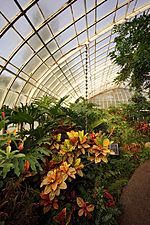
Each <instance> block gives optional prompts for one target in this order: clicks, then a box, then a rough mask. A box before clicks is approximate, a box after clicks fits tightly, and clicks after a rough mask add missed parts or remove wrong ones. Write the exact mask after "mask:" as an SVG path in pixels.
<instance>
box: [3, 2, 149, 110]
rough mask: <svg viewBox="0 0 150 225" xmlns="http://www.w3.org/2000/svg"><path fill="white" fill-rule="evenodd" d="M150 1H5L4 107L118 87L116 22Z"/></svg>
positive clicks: (130, 15)
mask: <svg viewBox="0 0 150 225" xmlns="http://www.w3.org/2000/svg"><path fill="white" fill-rule="evenodd" d="M149 6H150V5H149V4H148V0H70V1H68V2H66V0H57V1H55V0H32V1H29V0H5V1H3V0H0V7H1V14H0V17H1V18H0V21H1V22H0V27H1V34H0V37H1V40H0V51H1V53H0V55H1V65H0V66H1V74H0V95H1V97H0V104H1V105H3V104H6V105H9V106H11V107H13V106H15V105H18V104H19V103H20V102H23V103H29V102H31V101H33V100H34V99H36V98H37V97H40V96H43V95H50V96H52V97H54V98H60V97H63V96H64V95H69V98H68V101H74V100H75V99H77V98H78V97H80V96H82V97H85V61H86V60H85V57H86V54H85V45H86V44H87V45H88V98H92V97H93V96H96V95H98V94H99V93H103V92H104V91H105V90H109V89H113V88H116V86H115V85H114V84H113V83H112V81H113V79H114V77H115V76H116V73H117V71H118V70H119V68H118V67H116V65H113V64H112V62H111V61H110V59H109V53H110V52H111V51H112V50H113V49H114V42H113V41H114V38H115V35H114V34H113V33H112V28H113V26H114V24H117V23H121V22H124V21H125V19H130V18H132V17H134V16H135V15H137V14H139V15H140V14H141V13H143V11H146V12H147V13H148V11H149Z"/></svg>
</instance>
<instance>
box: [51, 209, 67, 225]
mask: <svg viewBox="0 0 150 225" xmlns="http://www.w3.org/2000/svg"><path fill="white" fill-rule="evenodd" d="M53 219H54V221H56V222H57V223H64V221H65V219H66V208H64V209H62V211H60V213H58V214H57V216H55V217H53Z"/></svg>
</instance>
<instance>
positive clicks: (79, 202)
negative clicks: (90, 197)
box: [77, 197, 85, 207]
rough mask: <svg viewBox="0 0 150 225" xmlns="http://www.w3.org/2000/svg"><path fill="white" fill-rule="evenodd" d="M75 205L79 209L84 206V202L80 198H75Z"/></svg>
mask: <svg viewBox="0 0 150 225" xmlns="http://www.w3.org/2000/svg"><path fill="white" fill-rule="evenodd" d="M77 204H78V206H79V207H83V206H84V205H85V202H84V200H83V199H82V198H81V197H77Z"/></svg>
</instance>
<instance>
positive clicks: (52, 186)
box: [51, 181, 58, 191]
mask: <svg viewBox="0 0 150 225" xmlns="http://www.w3.org/2000/svg"><path fill="white" fill-rule="evenodd" d="M57 186H58V184H57V182H56V181H55V183H53V184H51V188H52V190H53V191H56V189H57Z"/></svg>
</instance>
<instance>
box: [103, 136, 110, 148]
mask: <svg viewBox="0 0 150 225" xmlns="http://www.w3.org/2000/svg"><path fill="white" fill-rule="evenodd" d="M109 144H110V141H109V139H108V138H106V139H104V140H103V146H104V147H108V146H109Z"/></svg>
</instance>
